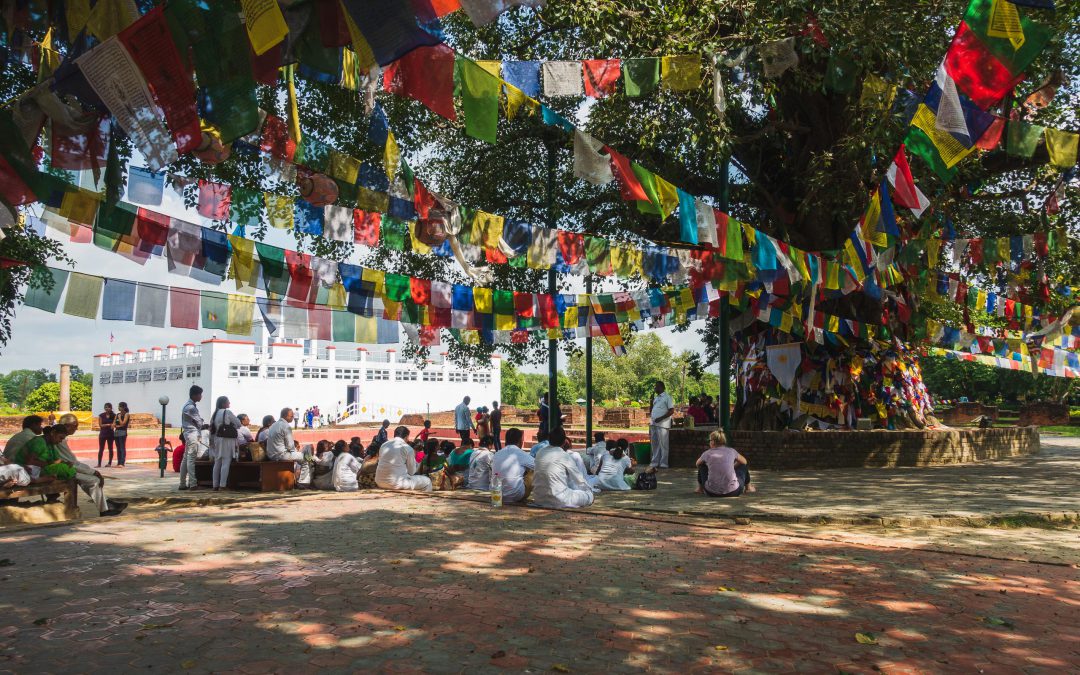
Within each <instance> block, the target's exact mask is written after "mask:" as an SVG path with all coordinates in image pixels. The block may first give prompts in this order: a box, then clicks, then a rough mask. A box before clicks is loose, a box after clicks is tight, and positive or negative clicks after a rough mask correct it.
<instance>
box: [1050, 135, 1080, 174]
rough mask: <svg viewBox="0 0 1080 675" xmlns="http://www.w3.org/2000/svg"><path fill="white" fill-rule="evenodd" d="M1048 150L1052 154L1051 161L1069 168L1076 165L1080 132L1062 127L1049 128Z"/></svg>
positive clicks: (1055, 164)
mask: <svg viewBox="0 0 1080 675" xmlns="http://www.w3.org/2000/svg"><path fill="white" fill-rule="evenodd" d="M1045 135H1046V151H1047V152H1048V153H1049V154H1050V163H1051V164H1053V165H1054V166H1060V167H1061V168H1063V169H1069V168H1072V167H1073V166H1075V165H1076V148H1077V145H1078V144H1080V134H1074V133H1072V132H1069V131H1062V130H1060V129H1047V130H1046V131H1045Z"/></svg>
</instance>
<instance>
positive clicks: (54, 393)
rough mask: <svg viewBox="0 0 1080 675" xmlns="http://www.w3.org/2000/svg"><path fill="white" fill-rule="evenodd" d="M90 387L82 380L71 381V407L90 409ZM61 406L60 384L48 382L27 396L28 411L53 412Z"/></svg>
mask: <svg viewBox="0 0 1080 675" xmlns="http://www.w3.org/2000/svg"><path fill="white" fill-rule="evenodd" d="M90 405H91V395H90V387H88V386H86V385H85V384H83V383H82V382H72V383H71V409H72V410H90ZM59 407H60V384H59V383H57V382H46V383H45V384H43V385H41V386H40V387H38V388H37V389H35V390H34V391H32V392H30V394H29V395H28V396H27V397H26V404H25V405H24V408H25V409H26V411H27V412H53V411H56V410H58V409H59Z"/></svg>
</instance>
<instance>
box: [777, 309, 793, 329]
mask: <svg viewBox="0 0 1080 675" xmlns="http://www.w3.org/2000/svg"><path fill="white" fill-rule="evenodd" d="M792 323H794V322H793V321H792V318H791V315H790V314H788V313H787V312H784V313H783V314H781V315H780V330H781V331H783V332H784V333H790V332H791V325H792Z"/></svg>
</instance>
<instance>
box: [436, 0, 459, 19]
mask: <svg viewBox="0 0 1080 675" xmlns="http://www.w3.org/2000/svg"><path fill="white" fill-rule="evenodd" d="M431 8H432V9H434V10H435V16H437V17H443V16H446V15H447V14H449V13H450V12H456V11H457V10H459V9H461V0H431Z"/></svg>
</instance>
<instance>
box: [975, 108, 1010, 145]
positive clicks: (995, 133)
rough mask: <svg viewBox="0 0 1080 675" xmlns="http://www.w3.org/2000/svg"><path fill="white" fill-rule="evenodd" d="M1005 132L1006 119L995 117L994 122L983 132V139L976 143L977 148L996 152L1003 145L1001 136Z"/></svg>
mask: <svg viewBox="0 0 1080 675" xmlns="http://www.w3.org/2000/svg"><path fill="white" fill-rule="evenodd" d="M1003 131H1005V118H1004V117H998V116H996V115H995V116H994V121H993V122H991V123H990V126H989V127H987V128H986V131H985V132H983V135H982V137H981V138H980V139H979V140H978V141H976V143H975V147H976V148H978V149H980V150H994V149H995V148H997V146H998V145H1000V144H1001V134H1002V132H1003Z"/></svg>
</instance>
